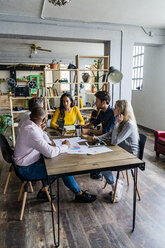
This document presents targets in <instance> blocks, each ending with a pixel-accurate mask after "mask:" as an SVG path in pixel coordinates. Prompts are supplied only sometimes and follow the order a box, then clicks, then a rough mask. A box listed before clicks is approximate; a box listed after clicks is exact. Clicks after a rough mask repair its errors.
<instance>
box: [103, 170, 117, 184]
mask: <svg viewBox="0 0 165 248" xmlns="http://www.w3.org/2000/svg"><path fill="white" fill-rule="evenodd" d="M101 173H102V175H103V176H104V177H105V180H106V182H107V183H108V184H114V183H115V178H114V175H113V173H112V171H102V172H101Z"/></svg>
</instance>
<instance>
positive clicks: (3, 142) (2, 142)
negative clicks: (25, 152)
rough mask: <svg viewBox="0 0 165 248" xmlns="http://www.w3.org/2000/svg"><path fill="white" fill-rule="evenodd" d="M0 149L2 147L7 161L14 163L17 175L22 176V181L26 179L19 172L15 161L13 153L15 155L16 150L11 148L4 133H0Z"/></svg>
mask: <svg viewBox="0 0 165 248" xmlns="http://www.w3.org/2000/svg"><path fill="white" fill-rule="evenodd" d="M0 149H1V152H2V156H3V158H4V160H5V161H6V162H8V163H11V164H12V166H13V168H14V171H15V174H16V175H17V177H18V178H20V179H21V181H24V180H25V179H24V178H23V177H22V176H21V175H20V174H19V171H18V168H17V166H16V164H15V163H14V161H13V158H12V155H13V153H14V151H13V150H12V149H11V147H10V145H9V143H8V141H7V139H6V138H5V136H4V135H2V134H0Z"/></svg>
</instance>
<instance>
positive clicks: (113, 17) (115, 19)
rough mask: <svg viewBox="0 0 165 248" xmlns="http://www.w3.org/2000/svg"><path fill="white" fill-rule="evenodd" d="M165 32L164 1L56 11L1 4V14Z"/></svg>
mask: <svg viewBox="0 0 165 248" xmlns="http://www.w3.org/2000/svg"><path fill="white" fill-rule="evenodd" d="M44 2H45V6H44V10H43V13H42V15H43V16H44V17H45V18H55V19H64V20H74V21H75V20H78V21H85V22H101V23H102V22H105V23H116V24H129V25H138V26H145V27H154V28H165V14H164V10H165V1H164V0H157V1H155V0H72V1H71V3H69V4H68V5H66V6H63V7H58V6H57V7H56V6H54V5H52V4H50V3H49V2H48V0H5V1H4V0H0V14H3V15H4V16H5V17H6V19H7V18H8V15H15V16H17V17H18V16H26V17H38V18H40V17H41V11H42V6H43V3H44Z"/></svg>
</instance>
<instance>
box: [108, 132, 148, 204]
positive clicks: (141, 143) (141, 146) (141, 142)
mask: <svg viewBox="0 0 165 248" xmlns="http://www.w3.org/2000/svg"><path fill="white" fill-rule="evenodd" d="M146 139H147V137H146V135H144V134H139V149H140V151H139V156H138V158H139V159H141V160H142V159H143V154H144V147H145V143H146ZM119 173H120V171H118V172H117V176H116V184H115V189H114V195H113V200H112V203H114V201H115V197H116V191H117V184H118V180H119ZM122 175H123V177H124V174H123V172H122ZM131 175H132V178H133V180H134V181H135V176H134V172H133V170H132V169H131ZM126 177H127V185H128V186H129V177H128V171H127V170H126ZM106 185H107V183H105V185H104V187H103V189H104V188H105V187H106ZM136 191H137V195H138V198H139V201H140V200H141V196H140V193H139V189H138V187H137V184H136Z"/></svg>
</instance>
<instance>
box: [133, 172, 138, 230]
mask: <svg viewBox="0 0 165 248" xmlns="http://www.w3.org/2000/svg"><path fill="white" fill-rule="evenodd" d="M137 172H138V168H134V190H133V225H132V232H133V231H134V229H135V219H136V185H137Z"/></svg>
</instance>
